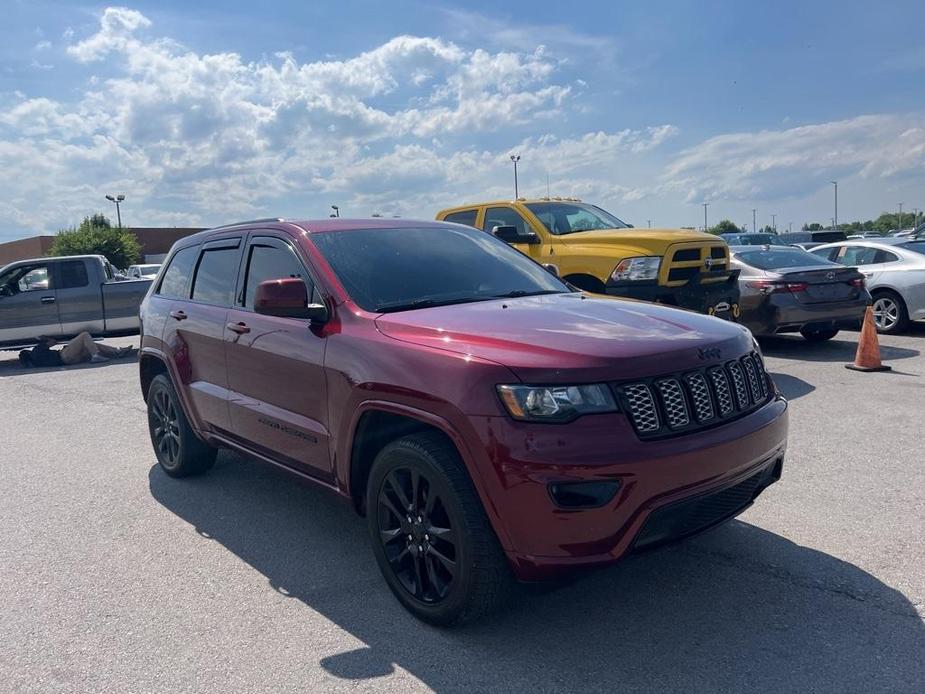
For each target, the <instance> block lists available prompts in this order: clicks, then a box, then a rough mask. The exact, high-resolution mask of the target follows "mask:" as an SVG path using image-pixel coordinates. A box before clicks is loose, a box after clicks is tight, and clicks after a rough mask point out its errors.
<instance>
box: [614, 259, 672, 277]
mask: <svg viewBox="0 0 925 694" xmlns="http://www.w3.org/2000/svg"><path fill="white" fill-rule="evenodd" d="M661 264H662V257H661V256H659V255H652V256H644V257H642V258H624V259H623V260H621V261H620V264H619V265H617V267H615V268H614V269H613V272H611V273H610V279H611V280H613V281H614V282H635V281H639V280H654V279H658V269H659V267H661Z"/></svg>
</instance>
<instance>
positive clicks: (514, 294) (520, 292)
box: [492, 289, 569, 299]
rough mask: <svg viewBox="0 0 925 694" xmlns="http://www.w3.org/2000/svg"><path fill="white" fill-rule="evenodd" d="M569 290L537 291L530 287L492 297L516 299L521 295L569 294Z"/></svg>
mask: <svg viewBox="0 0 925 694" xmlns="http://www.w3.org/2000/svg"><path fill="white" fill-rule="evenodd" d="M568 293H569V292H567V291H562V290H561V289H540V290H537V291H531V290H529V289H514V290H512V291H509V292H507V293H506V294H493V295H492V298H494V299H514V298H516V297H519V296H542V295H543V294H568Z"/></svg>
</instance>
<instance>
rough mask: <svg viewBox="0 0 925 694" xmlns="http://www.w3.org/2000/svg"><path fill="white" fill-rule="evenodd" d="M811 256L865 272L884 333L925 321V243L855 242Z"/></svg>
mask: <svg viewBox="0 0 925 694" xmlns="http://www.w3.org/2000/svg"><path fill="white" fill-rule="evenodd" d="M810 253H813V254H815V255H818V256H820V257H822V258H825V259H826V260H831V261H832V262H835V263H838V264H839V265H848V266H852V267H856V268H857V269H858V270H860V271H861V272H863V273H864V277H865V278H866V280H867V289H868V291H870V294H871V296H872V297H873V301H874V304H873V305H874V320H875V321H876V323H877V330H878V332H881V333H897V332H900V331H901V330H903V329H904V328H906V326H907V325H908V324H909V321H910V320H925V242H923V241H914V240H910V239H905V238H885V239H852V240H849V241H839V242H837V243H827V244H825V245H823V246H817V247H816V248H813V249H812V250H811V251H810Z"/></svg>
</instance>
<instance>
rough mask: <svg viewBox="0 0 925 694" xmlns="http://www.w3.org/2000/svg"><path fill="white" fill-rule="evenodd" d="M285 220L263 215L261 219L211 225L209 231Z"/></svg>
mask: <svg viewBox="0 0 925 694" xmlns="http://www.w3.org/2000/svg"><path fill="white" fill-rule="evenodd" d="M285 221H286V220H285V219H283V218H282V217H264V218H263V219H246V220H244V221H243V222H232V223H231V224H222V225H221V226H217V227H211V228H210V229H209V231H215V230H217V229H227V228H229V227H239V226H242V225H244V224H262V223H264V222H285Z"/></svg>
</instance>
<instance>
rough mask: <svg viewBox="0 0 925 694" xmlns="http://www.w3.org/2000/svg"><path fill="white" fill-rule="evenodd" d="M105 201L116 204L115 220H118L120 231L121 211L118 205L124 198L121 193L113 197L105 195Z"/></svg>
mask: <svg viewBox="0 0 925 694" xmlns="http://www.w3.org/2000/svg"><path fill="white" fill-rule="evenodd" d="M106 199H107V200H109V202H114V203H116V219H117V220H118V222H119V228H120V229H121V228H122V211H121V210H120V209H119V205H120V204H121V203H122V201H123V200H125V196H124V195H123V194H122V193H119V194H118V195H115V196H113V195H107V196H106Z"/></svg>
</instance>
